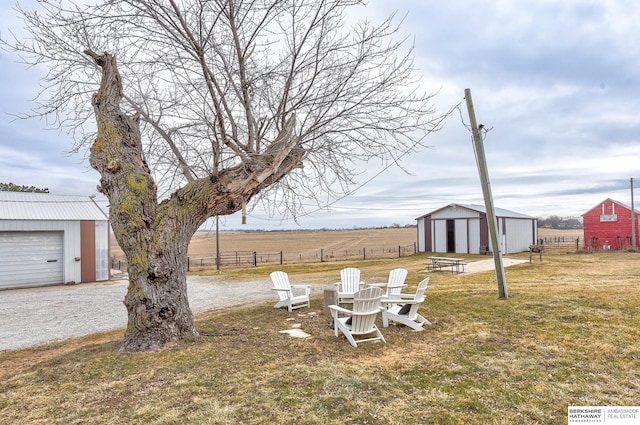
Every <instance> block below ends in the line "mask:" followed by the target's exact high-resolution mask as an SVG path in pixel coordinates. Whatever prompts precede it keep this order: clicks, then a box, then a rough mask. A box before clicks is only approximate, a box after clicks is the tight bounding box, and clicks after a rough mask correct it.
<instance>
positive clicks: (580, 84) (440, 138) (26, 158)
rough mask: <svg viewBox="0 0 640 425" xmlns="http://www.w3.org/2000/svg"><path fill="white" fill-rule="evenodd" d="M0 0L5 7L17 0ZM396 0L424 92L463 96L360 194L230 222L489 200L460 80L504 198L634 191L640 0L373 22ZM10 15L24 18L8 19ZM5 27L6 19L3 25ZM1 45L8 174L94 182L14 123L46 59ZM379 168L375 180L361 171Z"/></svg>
mask: <svg viewBox="0 0 640 425" xmlns="http://www.w3.org/2000/svg"><path fill="white" fill-rule="evenodd" d="M8 7H9V5H7V4H2V5H1V6H0V13H2V15H3V16H9V15H13V14H12V13H8V12H7V9H8ZM396 10H397V11H398V14H397V16H398V17H403V16H405V14H406V17H405V18H404V21H403V23H402V25H401V28H400V32H399V36H403V35H410V36H412V37H413V38H411V40H413V42H414V54H415V65H416V68H417V71H418V73H419V74H420V75H421V76H422V82H423V88H424V90H425V91H427V92H432V91H439V94H438V96H437V97H436V98H435V104H436V106H437V108H438V110H439V111H440V112H444V111H446V110H448V109H449V108H451V107H455V106H456V105H457V109H455V112H454V114H453V115H452V116H451V117H449V119H448V120H447V122H446V125H445V128H444V129H443V130H442V131H440V132H437V133H434V134H432V135H430V136H429V137H428V138H427V139H426V143H427V144H428V145H430V146H431V148H429V149H423V150H421V151H420V152H417V153H414V154H411V155H408V156H406V157H404V158H403V159H402V162H401V166H402V167H403V169H404V170H405V171H406V172H405V171H403V170H400V169H397V168H392V169H389V170H386V171H383V172H381V173H380V174H379V175H378V176H377V177H375V178H373V177H374V176H375V175H376V174H377V173H379V172H380V168H379V165H378V164H372V163H371V164H359V166H358V167H359V171H361V174H360V175H359V176H358V178H357V182H358V185H362V186H361V187H358V188H354V189H356V190H355V191H354V193H353V194H352V195H351V196H348V197H346V198H344V199H341V200H339V201H335V202H331V201H329V202H328V205H327V207H328V208H327V209H326V210H318V207H317V205H306V206H305V209H306V214H304V215H302V216H300V217H299V220H298V222H295V221H293V220H291V219H286V221H281V219H280V217H272V218H270V217H269V215H268V214H267V213H265V212H264V211H261V210H259V209H254V210H253V211H250V213H249V224H248V225H247V226H244V227H243V226H242V225H240V215H239V214H236V215H234V216H231V217H225V218H224V219H223V223H222V225H223V226H224V228H247V229H249V228H296V227H298V226H301V227H303V228H323V227H326V228H352V227H364V226H368V225H390V224H392V223H399V224H401V225H404V224H412V223H415V221H414V219H415V218H416V217H418V216H420V215H423V214H426V213H428V212H430V211H432V210H434V209H437V208H440V207H442V206H444V205H446V204H449V203H452V202H456V203H474V204H482V203H483V197H482V191H481V188H480V182H479V177H478V171H477V167H476V162H475V156H474V152H473V145H472V142H471V135H470V132H469V129H468V127H466V125H467V126H468V123H469V118H468V112H467V109H466V104H465V102H464V99H463V97H464V89H465V88H471V90H472V95H473V102H474V107H475V112H476V116H477V118H478V121H479V122H480V123H483V124H484V125H485V126H486V127H487V128H489V129H490V131H489V132H488V133H486V137H485V140H484V148H485V152H486V156H487V163H488V168H489V175H490V180H491V188H492V192H493V196H494V199H495V203H496V205H497V206H498V207H501V208H506V209H511V210H514V211H517V212H521V213H524V214H528V215H532V216H548V215H561V216H579V215H580V214H582V213H584V212H585V211H587V210H588V209H590V208H591V207H593V205H596V204H597V203H598V202H600V201H601V200H603V199H605V198H608V197H611V198H614V199H616V200H619V201H621V202H624V203H627V204H630V187H629V186H630V184H629V179H630V178H631V177H636V176H640V162H639V161H638V160H637V158H639V157H640V144H639V143H638V140H637V139H638V134H640V120H638V119H637V116H636V115H637V112H636V110H637V107H636V105H637V102H638V99H640V77H639V76H638V65H637V63H638V57H639V56H640V31H638V30H637V22H640V3H638V4H637V3H635V2H630V1H625V2H618V1H603V2H589V1H581V0H567V1H563V2H557V1H551V0H537V1H534V0H523V1H518V2H514V1H507V0H491V1H489V0H474V1H471V0H461V1H448V2H425V1H423V0H395V1H393V2H386V1H380V2H369V3H368V5H367V7H366V8H364V9H359V10H358V13H364V14H366V15H367V16H369V17H371V19H373V20H374V21H378V22H379V21H380V20H381V19H383V18H384V17H386V16H387V15H388V14H389V13H392V12H394V11H396ZM4 25H5V26H13V27H18V28H19V22H18V21H15V20H9V21H7V22H6V23H5V24H4ZM2 33H3V34H5V32H4V30H3V31H2ZM15 60H16V58H15V57H13V56H12V55H10V54H8V53H6V52H0V81H2V84H1V85H0V181H14V182H15V183H18V184H29V185H31V184H33V185H36V186H46V187H49V188H50V189H51V190H52V191H56V192H62V193H71V192H73V193H84V194H92V193H95V186H96V184H97V183H98V181H99V176H98V175H97V173H96V172H94V171H92V170H89V167H88V166H87V163H86V161H84V160H83V156H82V155H75V156H72V157H68V156H66V155H65V152H66V151H67V150H68V149H70V147H71V142H70V140H68V139H67V138H66V137H65V136H64V135H59V134H57V133H56V132H51V131H47V130H45V128H46V125H44V123H42V122H38V121H29V122H16V121H12V120H11V117H10V115H9V114H16V113H19V112H24V111H25V110H28V109H29V108H30V107H31V104H30V103H29V102H28V101H29V99H31V98H33V96H35V94H37V93H38V90H39V86H38V81H37V77H38V74H37V72H36V71H33V70H32V71H26V70H25V68H24V66H22V65H19V64H16V63H14V61H15ZM369 179H372V180H371V181H369V182H368V183H366V184H365V182H367V181H368V180H369Z"/></svg>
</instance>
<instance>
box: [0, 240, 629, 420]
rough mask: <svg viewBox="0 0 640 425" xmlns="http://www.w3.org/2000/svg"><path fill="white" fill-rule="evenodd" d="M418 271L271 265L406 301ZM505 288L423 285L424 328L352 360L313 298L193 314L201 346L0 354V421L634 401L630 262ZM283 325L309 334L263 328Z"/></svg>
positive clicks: (418, 411) (261, 416)
mask: <svg viewBox="0 0 640 425" xmlns="http://www.w3.org/2000/svg"><path fill="white" fill-rule="evenodd" d="M510 257H511V256H510ZM513 257H516V258H523V259H527V260H528V257H529V256H528V253H524V254H519V255H518V256H513ZM465 258H466V259H467V261H473V260H476V259H479V258H480V257H479V256H465ZM481 258H486V257H481ZM425 261H426V255H423V254H418V255H413V256H410V257H403V258H399V259H393V260H370V261H366V262H332V263H315V264H304V265H291V266H283V267H282V269H284V270H285V271H288V272H289V273H290V275H291V276H292V280H294V281H306V282H310V283H316V282H319V283H326V282H330V281H334V280H336V279H335V278H336V275H337V273H338V271H339V269H340V268H341V267H345V266H347V265H353V266H358V267H360V268H361V270H362V273H363V277H364V279H365V280H366V281H372V280H374V279H378V278H379V277H384V276H385V275H386V273H388V270H389V269H391V268H393V267H405V268H407V269H408V270H409V277H408V283H409V284H410V287H409V288H408V289H407V291H408V292H410V291H412V290H413V289H414V288H415V285H416V284H417V283H418V281H419V280H420V279H422V278H423V277H424V276H425V275H426V274H425V273H424V272H423V270H424V265H425ZM272 270H273V268H271V267H257V268H243V269H231V270H228V271H225V272H224V276H227V277H228V278H229V279H255V278H256V277H261V278H264V277H265V276H267V275H268V273H269V272H270V271H272ZM506 276H507V282H508V288H509V294H510V298H509V299H508V300H499V299H498V298H497V289H496V284H495V274H494V273H493V272H484V273H478V274H473V275H452V274H450V273H447V272H437V273H432V274H431V281H430V283H429V288H428V290H427V301H426V303H425V305H424V306H423V308H422V314H423V315H424V316H426V317H427V318H428V319H429V320H431V321H432V322H433V325H432V326H430V327H427V328H426V329H425V331H424V332H420V333H416V332H412V331H410V330H409V329H407V328H405V327H400V326H392V327H389V328H383V329H382V332H383V333H384V335H385V338H386V339H387V344H382V343H369V344H363V345H362V346H360V347H358V348H357V349H356V348H353V347H351V346H350V345H349V344H348V343H347V341H346V340H345V339H344V338H343V337H340V338H336V337H335V336H333V333H332V331H331V330H330V329H329V328H328V327H327V321H326V317H324V316H323V315H322V299H320V298H315V299H313V301H312V308H311V311H312V312H315V313H317V314H315V315H310V314H307V313H309V311H308V310H306V309H304V310H302V311H301V312H298V313H293V314H290V313H288V312H287V311H286V310H274V309H273V307H272V303H267V304H263V305H258V306H254V307H247V308H242V309H224V310H218V311H210V312H207V313H204V314H201V315H199V316H198V317H197V327H198V329H199V330H200V332H201V334H202V336H201V337H199V338H195V339H193V340H190V341H186V342H183V343H180V344H175V345H174V346H171V347H168V348H166V349H164V350H162V351H158V352H151V353H139V354H118V353H117V347H118V343H119V341H120V339H121V337H122V331H118V332H110V333H104V334H99V335H94V336H90V337H86V338H81V339H77V340H71V341H67V342H60V343H55V344H51V345H47V346H43V347H38V348H34V349H29V350H21V351H9V352H2V353H0V371H1V372H2V375H1V377H0V380H1V382H0V423H11V424H84V423H87V422H90V423H107V424H138V423H145V424H169V423H195V424H244V425H247V424H336V425H337V424H392V425H393V424H402V425H407V424H409V425H411V424H426V423H429V424H566V423H567V407H568V406H572V405H581V406H584V405H596V406H599V405H611V406H624V405H637V404H638V393H639V392H640V372H639V368H638V361H639V359H640V324H639V323H638V317H640V286H639V285H640V284H639V278H638V276H640V254H638V253H631V252H606V253H596V254H574V253H571V254H569V253H566V252H558V251H555V252H550V253H545V255H544V256H543V259H542V261H539V260H538V259H534V261H533V262H532V263H529V262H526V263H524V264H521V265H517V266H513V267H510V268H508V269H507V270H506ZM274 302H275V300H274ZM289 319H294V320H293V321H290V320H289ZM294 323H298V324H300V326H301V327H302V329H303V330H304V331H305V332H307V333H309V334H311V338H308V339H295V338H291V337H289V336H287V335H284V334H281V333H280V332H279V331H281V330H283V329H288V328H291V327H292V326H293V324H294Z"/></svg>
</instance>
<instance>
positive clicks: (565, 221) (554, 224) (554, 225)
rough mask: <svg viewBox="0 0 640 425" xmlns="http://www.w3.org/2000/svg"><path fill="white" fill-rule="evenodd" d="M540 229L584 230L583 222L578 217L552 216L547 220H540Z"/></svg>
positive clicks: (540, 218)
mask: <svg viewBox="0 0 640 425" xmlns="http://www.w3.org/2000/svg"><path fill="white" fill-rule="evenodd" d="M538 227H545V228H549V229H582V221H580V219H578V218H576V217H558V216H557V215H552V216H550V217H547V218H542V217H539V218H538Z"/></svg>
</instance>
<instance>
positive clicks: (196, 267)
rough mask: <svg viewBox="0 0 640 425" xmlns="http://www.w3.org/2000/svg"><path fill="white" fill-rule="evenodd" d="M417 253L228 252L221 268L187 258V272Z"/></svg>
mask: <svg viewBox="0 0 640 425" xmlns="http://www.w3.org/2000/svg"><path fill="white" fill-rule="evenodd" d="M417 251H418V248H417V246H416V243H415V242H414V243H413V244H411V245H398V246H393V247H380V248H364V247H363V248H360V249H353V248H351V249H348V248H344V249H339V248H335V249H334V248H331V249H324V248H320V249H317V250H309V251H305V252H296V253H287V252H284V251H272V252H259V251H229V252H222V251H221V252H220V255H219V261H220V263H219V265H218V264H217V261H218V259H217V258H216V257H200V258H193V257H189V258H188V263H187V270H188V271H201V270H208V269H212V268H219V267H258V266H261V265H270V264H295V263H313V262H324V261H344V260H373V259H382V258H399V257H404V256H409V255H412V254H415V253H416V252H417ZM111 268H112V269H114V270H121V271H126V269H127V262H126V261H124V260H120V259H112V260H111Z"/></svg>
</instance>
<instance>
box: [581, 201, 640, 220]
mask: <svg viewBox="0 0 640 425" xmlns="http://www.w3.org/2000/svg"><path fill="white" fill-rule="evenodd" d="M607 201H609V202H613V203H614V204H617V205H620V206H621V207H622V208H626V209H628V210H629V211H631V207H630V206H629V205H627V204H625V203H623V202H619V201H616V200H615V199H611V198H607V199H605V200H604V201H602V202H599V203H598V205H596V206H595V207H593V208H590V209H589V211H587V212H586V213H584V214H582V215H583V216H584V215H586V214H589V213H590V212H591V211H593V210H595V209H596V208H600V206H601V205H602V204H604V203H605V202H607ZM633 212H634V213H635V214H640V211H638V210H637V209H635V208H634V209H633Z"/></svg>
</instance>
